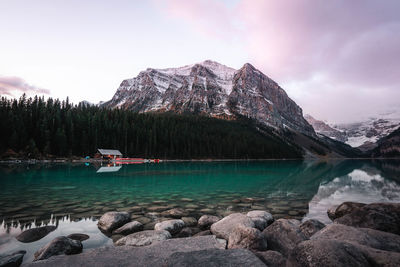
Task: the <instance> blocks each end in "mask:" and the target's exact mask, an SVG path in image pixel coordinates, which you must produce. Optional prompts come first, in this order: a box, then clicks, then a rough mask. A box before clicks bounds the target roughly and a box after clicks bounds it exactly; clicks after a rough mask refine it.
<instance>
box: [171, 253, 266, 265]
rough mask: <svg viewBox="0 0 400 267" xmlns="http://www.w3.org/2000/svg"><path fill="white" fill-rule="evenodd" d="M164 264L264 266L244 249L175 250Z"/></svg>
mask: <svg viewBox="0 0 400 267" xmlns="http://www.w3.org/2000/svg"><path fill="white" fill-rule="evenodd" d="M166 262H167V264H166V266H181V267H193V266H222V267H223V266H226V267H231V266H252V267H253V266H254V267H258V266H259V267H261V266H265V265H264V263H262V261H261V260H260V259H258V258H257V257H256V256H255V255H254V254H253V253H251V252H250V251H248V250H246V249H227V250H224V249H207V250H197V251H191V252H177V253H174V254H172V255H171V256H170V257H169V258H168V259H167V261H166Z"/></svg>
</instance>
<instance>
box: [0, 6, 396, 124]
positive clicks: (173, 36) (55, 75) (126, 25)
mask: <svg viewBox="0 0 400 267" xmlns="http://www.w3.org/2000/svg"><path fill="white" fill-rule="evenodd" d="M205 59H212V60H215V61H218V62H220V63H223V64H225V65H228V66H231V67H233V68H240V67H241V66H242V65H243V64H244V63H246V62H250V63H251V64H252V65H254V66H255V67H256V68H258V69H260V70H261V71H262V72H264V73H265V74H266V75H267V76H269V77H271V78H272V79H274V80H275V81H277V82H278V83H279V84H280V85H281V86H282V87H283V88H284V89H285V90H286V92H287V93H288V94H289V96H290V97H291V98H292V99H294V100H295V101H296V102H297V103H298V104H299V105H300V106H301V107H302V108H303V111H304V113H309V114H311V115H313V116H314V117H316V118H319V119H323V120H328V121H330V122H349V121H356V120H359V119H363V118H365V117H368V116H374V115H376V114H378V113H382V112H388V111H392V110H400V1H397V0H385V1H376V0H370V1H368V0H352V1H348V0H342V1H340V0H336V1H319V0H315V1H311V0H275V1H266V0H264V1H262V0H259V1H258V0H248V1H246V0H234V1H229V0H215V1H211V0H190V1H188V0H166V1H161V0H152V1H131V0H113V1H105V0H104V1H103V0H92V1H91V0H86V1H77V0H69V1H61V0H35V1H32V0H25V1H21V0H9V1H7V0H0V93H1V95H4V96H7V95H8V96H9V95H14V96H19V95H20V94H22V92H28V93H30V94H46V95H50V96H54V97H60V98H65V97H66V96H69V97H70V99H71V100H72V101H74V102H79V101H81V100H88V101H90V102H98V101H100V100H109V99H110V98H111V97H112V96H113V94H114V93H115V90H116V89H117V88H118V86H119V84H120V83H121V81H122V80H123V79H126V78H132V77H134V76H136V75H137V74H138V73H139V72H140V71H141V70H144V69H146V68H148V67H154V68H163V67H178V66H182V65H186V64H191V63H195V62H200V61H203V60H205Z"/></svg>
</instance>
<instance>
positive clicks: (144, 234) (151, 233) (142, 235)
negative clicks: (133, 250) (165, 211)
mask: <svg viewBox="0 0 400 267" xmlns="http://www.w3.org/2000/svg"><path fill="white" fill-rule="evenodd" d="M170 238H171V234H170V233H169V232H168V231H165V230H146V231H141V232H137V233H133V234H130V235H127V236H125V237H123V238H121V239H119V240H118V241H117V242H115V245H116V246H136V247H141V246H148V245H151V244H153V243H157V242H160V241H163V240H167V239H170Z"/></svg>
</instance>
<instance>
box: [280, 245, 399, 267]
mask: <svg viewBox="0 0 400 267" xmlns="http://www.w3.org/2000/svg"><path fill="white" fill-rule="evenodd" d="M288 262H289V264H288V265H289V266H310V267H311V266H312V267H326V266H335V267H341V266H343V267H345V266H371V267H372V266H400V253H397V252H390V251H384V250H377V249H374V248H370V247H366V246H362V245H359V244H355V243H349V242H346V241H340V240H328V239H318V240H307V241H304V242H301V243H300V244H298V246H297V247H296V248H295V249H294V250H293V251H292V254H291V255H290V257H289V260H288Z"/></svg>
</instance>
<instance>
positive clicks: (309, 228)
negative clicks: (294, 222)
mask: <svg viewBox="0 0 400 267" xmlns="http://www.w3.org/2000/svg"><path fill="white" fill-rule="evenodd" d="M324 227H325V224H323V223H322V222H320V221H318V220H315V219H310V220H307V221H305V222H303V223H302V224H300V231H301V232H302V233H303V234H304V236H305V237H306V238H307V239H309V238H310V237H311V236H312V235H314V234H315V233H317V232H318V231H319V230H321V229H322V228H324Z"/></svg>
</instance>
